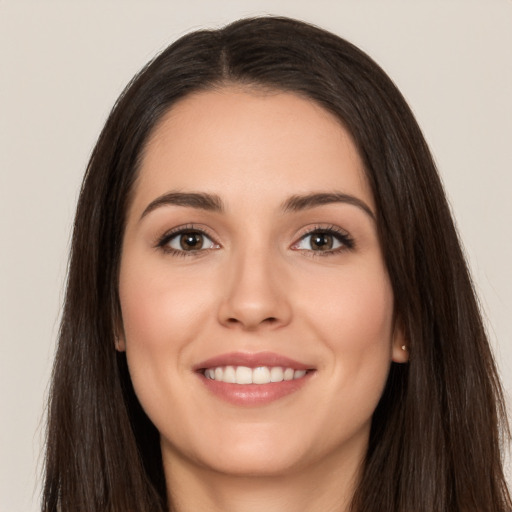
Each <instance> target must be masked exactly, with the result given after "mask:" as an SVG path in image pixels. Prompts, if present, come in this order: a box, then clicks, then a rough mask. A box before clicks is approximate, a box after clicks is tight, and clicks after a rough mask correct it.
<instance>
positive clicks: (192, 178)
mask: <svg viewBox="0 0 512 512" xmlns="http://www.w3.org/2000/svg"><path fill="white" fill-rule="evenodd" d="M167 189H168V190H171V189H173V190H184V191H189V190H196V191H197V190H200V191H206V192H211V193H215V194H218V195H220V196H228V199H229V194H230V193H233V194H235V193H236V195H237V196H238V197H240V196H245V197H247V198H251V197H255V196H256V197H260V198H262V197H264V198H265V199H269V200H272V199H273V198H275V200H276V201H281V200H282V198H283V196H284V195H290V194H292V193H293V194H304V193H310V192H311V191H317V190H318V191H327V190H331V189H336V190H337V191H340V192H345V193H351V194H355V195H357V196H359V197H360V198H361V199H363V200H365V201H367V202H368V203H369V205H370V206H371V207H372V206H373V200H372V194H371V191H370V190H369V186H368V183H367V181H366V177H365V172H364V168H363V164H362V162H361V159H360V157H359V154H358V152H357V150H356V147H355V144H354V142H353V140H352V137H351V136H350V134H349V133H348V131H347V130H346V129H345V128H344V126H343V125H342V123H341V122H340V121H339V120H338V119H337V118H336V117H335V116H334V115H332V114H331V113H329V112H328V111H327V110H325V109H324V108H322V107H321V106H319V105H318V104H317V103H315V102H314V101H312V100H309V99H305V98H304V97H301V96H299V95H298V94H294V93H290V92H276V91H271V92H269V91H260V90H253V89H249V90H248V89H241V88H235V87H225V88H221V89H215V90H209V91H202V92H199V93H194V94H192V95H189V96H187V97H185V98H184V99H183V100H181V101H179V102H178V103H177V104H176V105H174V106H173V107H172V108H171V109H170V111H169V112H167V114H165V115H164V117H163V118H162V119H161V120H160V122H159V123H158V125H157V126H156V127H155V129H154V130H153V133H152V134H151V136H150V138H149V140H148V142H147V144H146V147H145V150H144V155H143V158H142V163H141V167H140V175H139V179H138V180H137V186H136V191H135V196H136V197H135V201H136V202H137V197H138V198H139V199H140V197H141V196H143V199H144V200H145V201H149V200H151V199H152V198H154V197H156V196H158V195H159V194H162V193H164V192H166V191H167ZM140 207H143V205H140Z"/></svg>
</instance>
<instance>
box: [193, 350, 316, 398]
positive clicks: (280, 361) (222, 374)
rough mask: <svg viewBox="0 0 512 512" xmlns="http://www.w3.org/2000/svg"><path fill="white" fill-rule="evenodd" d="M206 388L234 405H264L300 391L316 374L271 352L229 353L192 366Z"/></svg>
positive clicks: (303, 365)
mask: <svg viewBox="0 0 512 512" xmlns="http://www.w3.org/2000/svg"><path fill="white" fill-rule="evenodd" d="M194 371H195V372H196V374H197V375H198V376H199V377H200V378H201V381H202V382H203V384H204V385H205V386H206V388H207V389H208V390H209V391H210V392H211V393H213V394H214V395H215V396H217V397H218V398H221V399H223V400H224V401H227V402H229V403H231V404H234V405H239V406H252V405H264V404H267V403H270V402H273V401H275V400H278V399H280V398H282V397H284V396H286V395H290V394H291V393H294V392H296V391H298V390H299V389H301V388H302V387H303V386H304V385H305V384H306V383H307V382H308V381H309V380H310V377H312V376H313V374H314V373H316V369H315V368H314V367H312V366H311V365H308V364H304V363H301V362H299V361H295V360H293V359H290V358H288V357H285V356H281V355H279V354H274V353H271V352H260V353H256V354H249V353H240V352H238V353H231V354H223V355H221V356H217V357H214V358H211V359H208V360H207V361H203V362H202V363H200V364H198V365H196V366H195V367H194Z"/></svg>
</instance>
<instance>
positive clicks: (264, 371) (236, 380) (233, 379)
mask: <svg viewBox="0 0 512 512" xmlns="http://www.w3.org/2000/svg"><path fill="white" fill-rule="evenodd" d="M311 371H313V370H297V369H294V368H290V367H285V368H283V367H281V366H257V367H256V368H250V367H248V366H216V367H213V368H205V369H204V370H202V371H201V373H202V374H203V375H204V376H205V377H206V378H207V379H211V380H215V381H217V382H225V383H228V384H239V385H247V384H259V385H261V384H270V383H271V382H283V381H290V380H297V379H302V378H303V377H304V376H305V375H306V373H308V372H311Z"/></svg>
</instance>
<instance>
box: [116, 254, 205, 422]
mask: <svg viewBox="0 0 512 512" xmlns="http://www.w3.org/2000/svg"><path fill="white" fill-rule="evenodd" d="M209 296H210V294H209V293H208V291H207V290H205V289H204V286H202V285H201V284H200V280H196V279H194V278H191V276H190V275H187V278H185V277H184V276H183V273H182V275H181V276H180V275H179V274H177V273H173V274H172V275H171V272H170V270H169V265H165V264H160V263H159V262H157V263H155V264H152V265H149V264H148V263H147V262H144V261H137V259H136V258H132V259H131V260H128V259H127V260H126V261H125V262H123V264H122V266H121V273H120V284H119V298H120V303H121V313H122V319H123V328H124V337H125V345H126V357H127V361H128V366H129V370H130V376H131V379H132V382H133V386H134V388H135V391H136V394H137V396H138V398H139V400H140V402H141V404H142V406H143V408H144V409H145V410H146V412H147V414H148V415H149V416H150V417H151V418H157V417H159V414H160V413H159V412H158V409H161V408H165V407H166V405H169V407H172V406H173V405H175V404H174V403H173V399H174V398H173V397H172V396H169V395H166V393H165V390H167V389H169V386H173V383H175V382H177V380H178V379H179V378H180V375H181V374H182V373H183V371H184V367H183V364H182V361H183V359H184V357H183V356H184V353H186V351H187V350H188V349H189V347H190V345H191V341H192V340H193V339H195V338H196V337H197V335H198V332H199V330H200V326H201V318H202V317H201V311H204V310H205V309H207V305H206V301H208V300H209V299H208V297H209ZM198 297H199V298H200V300H199V301H198ZM164 404H166V405H164ZM169 410H171V409H169Z"/></svg>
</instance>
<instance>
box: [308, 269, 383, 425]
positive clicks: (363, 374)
mask: <svg viewBox="0 0 512 512" xmlns="http://www.w3.org/2000/svg"><path fill="white" fill-rule="evenodd" d="M326 284H327V283H326ZM324 290H327V291H324V292H323V293H321V294H319V293H318V292H317V293H315V294H313V295H312V294H310V295H309V298H308V304H307V305H304V310H309V311H310V313H309V314H308V320H309V322H310V328H312V329H315V331H316V334H317V336H318V338H319V339H322V340H323V342H324V345H325V346H326V347H327V349H328V351H329V352H330V360H331V361H332V364H330V365H329V366H328V368H327V371H329V372H331V373H330V375H329V378H330V379H332V382H335V383H336V384H335V386H336V389H337V390H338V392H337V393H335V394H334V395H332V396H331V397H327V396H326V397H325V399H326V400H331V403H330V404H329V405H330V408H332V410H339V411H344V414H346V413H347V412H348V414H349V416H350V415H351V416H352V417H353V418H359V419H360V421H365V419H369V417H370V416H371V415H372V414H373V411H374V409H375V407H376V405H377V403H378V401H379V399H380V396H381V394H382V391H383V388H384V385H385V382H386V379H387V375H388V372H389V367H390V364H391V355H392V341H393V293H392V289H391V286H390V283H389V280H388V278H387V274H386V273H385V271H384V269H382V268H381V266H378V265H375V266H373V267H366V268H362V269H361V270H359V269H352V270H351V271H347V272H346V273H345V275H342V274H341V273H340V276H339V278H336V279H335V280H331V282H330V283H329V286H325V288H324Z"/></svg>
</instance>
